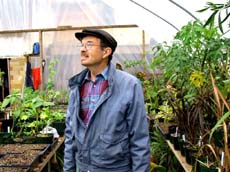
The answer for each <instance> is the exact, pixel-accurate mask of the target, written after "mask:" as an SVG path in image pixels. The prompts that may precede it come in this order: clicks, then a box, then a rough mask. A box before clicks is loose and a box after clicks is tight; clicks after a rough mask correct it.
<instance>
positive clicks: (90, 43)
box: [77, 42, 103, 50]
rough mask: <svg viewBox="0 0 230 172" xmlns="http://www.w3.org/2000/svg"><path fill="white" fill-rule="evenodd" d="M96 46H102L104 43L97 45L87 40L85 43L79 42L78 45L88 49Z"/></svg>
mask: <svg viewBox="0 0 230 172" xmlns="http://www.w3.org/2000/svg"><path fill="white" fill-rule="evenodd" d="M94 46H101V47H103V46H102V45H96V44H94V43H93V42H86V43H84V44H81V43H80V44H77V47H79V48H83V47H84V48H85V49H87V50H90V49H92V48H93V47H94Z"/></svg>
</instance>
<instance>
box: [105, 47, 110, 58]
mask: <svg viewBox="0 0 230 172" xmlns="http://www.w3.org/2000/svg"><path fill="white" fill-rule="evenodd" d="M111 53H112V49H111V48H110V47H106V48H104V50H103V57H108V56H109V55H110V54H111Z"/></svg>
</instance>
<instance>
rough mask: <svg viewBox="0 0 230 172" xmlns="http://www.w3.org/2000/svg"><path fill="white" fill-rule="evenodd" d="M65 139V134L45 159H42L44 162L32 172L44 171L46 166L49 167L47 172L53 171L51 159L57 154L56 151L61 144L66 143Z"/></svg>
mask: <svg viewBox="0 0 230 172" xmlns="http://www.w3.org/2000/svg"><path fill="white" fill-rule="evenodd" d="M64 140H65V137H64V136H63V137H60V138H58V142H57V144H56V145H55V146H54V148H53V149H52V151H51V152H50V153H49V154H48V155H47V156H46V157H44V159H42V162H41V163H40V164H39V165H38V166H37V167H35V168H34V169H33V171H32V172H42V171H43V170H45V167H47V169H46V172H51V164H50V163H51V160H52V158H53V157H55V156H56V152H57V150H58V149H59V148H60V146H61V145H62V144H63V143H64Z"/></svg>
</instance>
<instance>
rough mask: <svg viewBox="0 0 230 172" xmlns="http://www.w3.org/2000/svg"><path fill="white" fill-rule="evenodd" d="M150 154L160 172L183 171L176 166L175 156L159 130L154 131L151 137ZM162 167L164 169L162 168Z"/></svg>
mask: <svg viewBox="0 0 230 172" xmlns="http://www.w3.org/2000/svg"><path fill="white" fill-rule="evenodd" d="M150 145H151V154H152V155H153V157H154V160H155V161H156V162H155V164H157V166H158V167H161V170H165V171H171V172H177V171H183V170H182V167H181V166H178V161H177V159H176V157H175V155H174V154H173V153H172V152H171V150H170V148H169V146H168V144H167V143H166V141H165V138H164V137H163V136H162V135H161V133H160V132H159V130H157V129H156V130H154V131H153V134H152V137H151V142H150ZM162 167H164V168H162Z"/></svg>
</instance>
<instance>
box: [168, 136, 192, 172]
mask: <svg viewBox="0 0 230 172" xmlns="http://www.w3.org/2000/svg"><path fill="white" fill-rule="evenodd" d="M165 141H166V142H167V144H168V145H169V147H170V149H171V150H172V152H173V153H174V155H175V156H176V158H177V160H178V161H179V162H180V164H181V166H182V167H183V168H184V170H185V171H186V172H191V171H192V166H191V165H189V164H188V163H187V162H186V159H185V157H184V156H182V155H181V152H180V151H177V150H175V149H174V146H173V144H172V143H171V142H170V141H169V140H165Z"/></svg>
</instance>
